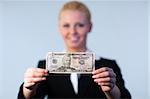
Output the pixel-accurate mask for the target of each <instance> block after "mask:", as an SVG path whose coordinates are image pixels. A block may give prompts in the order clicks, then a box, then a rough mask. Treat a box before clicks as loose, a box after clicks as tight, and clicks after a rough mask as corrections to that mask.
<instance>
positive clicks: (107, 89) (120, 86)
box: [93, 58, 131, 99]
mask: <svg viewBox="0 0 150 99" xmlns="http://www.w3.org/2000/svg"><path fill="white" fill-rule="evenodd" d="M102 68H103V69H102ZM104 68H105V69H104ZM96 70H98V71H100V72H101V73H100V74H99V72H98V71H96V72H97V73H95V74H94V72H93V76H94V75H97V77H96V78H97V79H99V78H100V79H99V80H100V81H95V82H96V83H97V84H98V85H99V86H100V88H101V89H102V91H103V92H104V93H105V95H106V96H107V98H108V99H113V98H114V97H115V99H117V98H118V97H116V96H119V97H120V98H125V99H131V95H130V93H129V91H128V90H127V89H126V88H125V84H124V80H123V78H122V74H121V70H120V68H119V66H118V65H117V64H116V62H115V61H114V60H108V59H104V58H101V59H100V60H98V61H96ZM99 76H101V77H99ZM93 78H94V80H95V79H96V78H95V77H93ZM108 78H109V79H108ZM110 78H111V79H110ZM105 80H106V82H108V83H104V82H101V81H105Z"/></svg>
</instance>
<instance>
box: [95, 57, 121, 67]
mask: <svg viewBox="0 0 150 99" xmlns="http://www.w3.org/2000/svg"><path fill="white" fill-rule="evenodd" d="M95 66H96V67H97V68H100V67H110V68H112V69H115V68H119V67H118V65H117V63H116V60H114V59H109V58H103V57H101V58H99V59H98V60H96V61H95Z"/></svg>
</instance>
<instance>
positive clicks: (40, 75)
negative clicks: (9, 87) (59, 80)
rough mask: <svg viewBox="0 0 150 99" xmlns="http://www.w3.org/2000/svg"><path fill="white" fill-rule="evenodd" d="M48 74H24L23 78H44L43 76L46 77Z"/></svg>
mask: <svg viewBox="0 0 150 99" xmlns="http://www.w3.org/2000/svg"><path fill="white" fill-rule="evenodd" d="M47 75H48V74H46V73H43V72H30V73H29V72H27V73H25V75H24V77H25V78H35V77H37V78H38V77H44V76H47Z"/></svg>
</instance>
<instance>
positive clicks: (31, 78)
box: [23, 67, 48, 89]
mask: <svg viewBox="0 0 150 99" xmlns="http://www.w3.org/2000/svg"><path fill="white" fill-rule="evenodd" d="M47 75H48V71H47V70H46V69H41V68H33V67H31V68H28V69H27V71H26V72H25V73H24V85H23V87H24V88H26V89H34V87H35V86H36V85H37V84H38V83H39V82H41V81H44V80H46V76H47Z"/></svg>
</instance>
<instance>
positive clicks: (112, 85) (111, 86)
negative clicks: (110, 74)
mask: <svg viewBox="0 0 150 99" xmlns="http://www.w3.org/2000/svg"><path fill="white" fill-rule="evenodd" d="M98 85H100V86H102V87H110V89H112V88H113V87H114V86H115V84H112V83H98Z"/></svg>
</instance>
